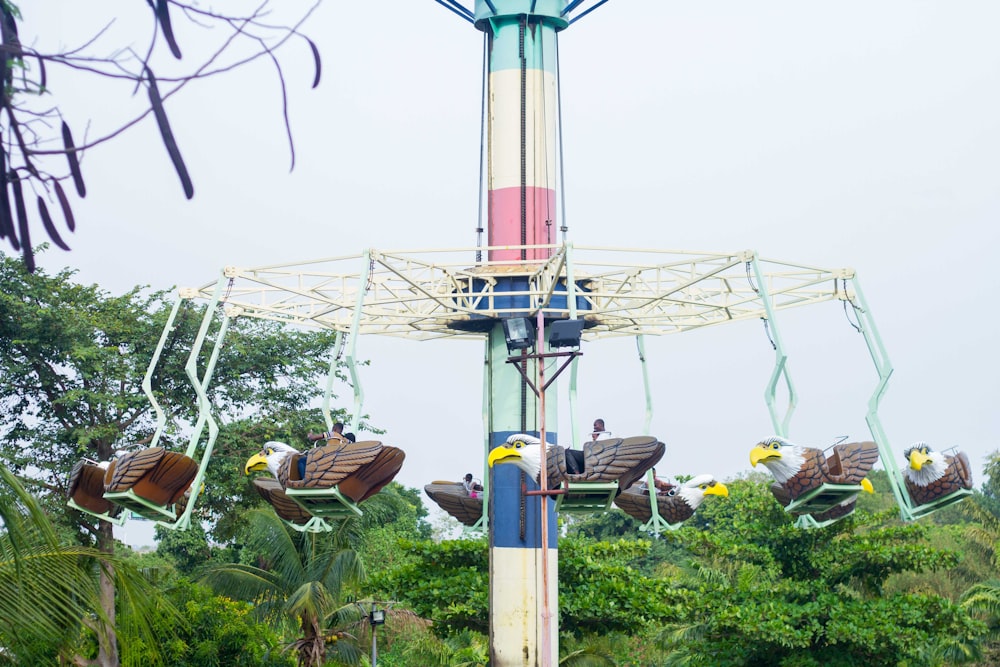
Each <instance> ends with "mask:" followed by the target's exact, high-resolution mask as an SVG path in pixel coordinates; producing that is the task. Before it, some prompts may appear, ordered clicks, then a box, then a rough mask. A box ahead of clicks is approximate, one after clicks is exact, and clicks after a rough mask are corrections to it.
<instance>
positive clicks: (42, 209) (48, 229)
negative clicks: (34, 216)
mask: <svg viewBox="0 0 1000 667" xmlns="http://www.w3.org/2000/svg"><path fill="white" fill-rule="evenodd" d="M38 215H40V216H41V218H42V224H43V225H44V226H45V233H46V234H48V235H49V238H50V239H52V242H53V243H55V244H56V245H57V246H59V247H60V248H62V249H63V250H69V249H70V248H69V246H68V245H66V242H65V241H63V240H62V237H61V236H59V230H58V229H56V226H55V225H54V224H53V223H52V216H51V215H49V207H48V205H47V204H46V203H45V200H44V199H42V198H41V197H39V198H38Z"/></svg>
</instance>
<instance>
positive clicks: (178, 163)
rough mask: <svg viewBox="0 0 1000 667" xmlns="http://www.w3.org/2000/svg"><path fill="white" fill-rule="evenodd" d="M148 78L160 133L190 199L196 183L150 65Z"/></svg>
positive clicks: (147, 73) (151, 102) (185, 193)
mask: <svg viewBox="0 0 1000 667" xmlns="http://www.w3.org/2000/svg"><path fill="white" fill-rule="evenodd" d="M146 80H147V81H148V82H149V86H148V90H149V103H150V105H152V107H153V115H154V116H156V124H157V125H159V126H160V135H161V136H162V137H163V145H164V146H166V148H167V153H169V154H170V161H171V162H173V163H174V169H175V170H176V171H177V176H179V177H180V179H181V186H182V187H183V188H184V196H185V197H187V198H188V199H191V197H193V196H194V184H193V183H191V177H190V176H188V171H187V167H186V166H185V165H184V160H183V158H181V152H180V149H178V148H177V142H176V141H175V140H174V133H173V132H172V131H171V130H170V122H169V121H168V120H167V112H166V111H165V110H164V108H163V100H162V98H161V97H160V91H159V89H158V88H157V87H156V77H154V76H153V72H152V70H150V69H149V68H148V67H147V68H146Z"/></svg>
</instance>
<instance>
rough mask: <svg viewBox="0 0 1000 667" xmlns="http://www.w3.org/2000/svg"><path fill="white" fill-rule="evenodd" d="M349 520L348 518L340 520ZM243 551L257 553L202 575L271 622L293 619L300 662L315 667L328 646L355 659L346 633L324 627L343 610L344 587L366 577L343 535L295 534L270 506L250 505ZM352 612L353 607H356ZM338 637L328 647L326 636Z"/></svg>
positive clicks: (341, 655)
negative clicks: (252, 561) (251, 560)
mask: <svg viewBox="0 0 1000 667" xmlns="http://www.w3.org/2000/svg"><path fill="white" fill-rule="evenodd" d="M343 523H344V524H348V523H350V520H347V521H345V522H343ZM249 526H250V528H249V531H248V534H247V542H246V545H245V551H246V552H247V553H252V554H257V562H256V564H253V565H247V564H240V563H231V564H225V565H218V566H213V567H210V568H208V569H206V570H205V571H204V573H203V575H202V578H203V579H204V581H206V582H207V583H208V584H209V585H210V586H212V587H213V588H214V589H215V590H216V591H218V592H220V593H223V594H225V595H230V596H232V597H234V598H237V599H242V600H249V601H251V602H253V603H255V604H256V606H257V610H258V613H259V614H260V615H261V616H262V617H263V619H264V620H265V621H266V622H268V623H272V624H274V625H279V626H280V625H281V624H282V623H283V622H287V621H291V622H293V623H294V624H295V627H296V631H295V632H296V635H297V637H298V638H297V640H296V641H294V642H293V643H291V644H290V646H289V648H290V649H292V650H294V651H296V653H297V654H298V662H299V664H300V665H302V666H303V667H318V666H319V665H322V664H323V663H324V661H325V660H326V659H327V650H328V648H330V649H333V650H334V651H335V652H336V653H337V654H338V659H339V660H341V661H347V662H349V663H350V662H351V661H354V662H356V661H357V660H358V658H359V657H360V651H359V650H358V649H357V646H356V644H354V643H353V642H351V641H342V640H343V639H347V640H350V639H351V637H350V636H348V635H347V634H346V633H341V634H337V633H336V632H332V631H330V629H329V628H327V627H326V624H327V622H328V621H329V620H330V619H331V618H336V617H338V611H339V612H340V616H343V615H344V614H345V613H349V612H348V611H347V610H348V608H349V607H350V605H345V604H344V600H345V598H346V595H345V593H346V591H347V590H349V587H350V586H352V585H354V584H357V583H358V582H360V581H361V580H362V579H363V577H364V568H363V567H362V564H361V561H360V560H359V559H358V556H357V554H356V553H355V552H354V550H353V549H351V548H349V547H347V546H345V544H344V539H343V535H339V534H338V533H337V532H333V533H296V532H295V531H293V530H291V529H289V528H287V527H286V526H285V525H284V523H282V521H281V519H279V518H278V517H277V515H275V513H274V512H273V511H271V510H270V509H258V510H251V513H250V517H249ZM355 614H356V612H355ZM333 637H336V638H337V640H336V641H331V642H329V643H330V646H329V647H328V638H330V639H332V638H333Z"/></svg>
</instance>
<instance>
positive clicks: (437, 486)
mask: <svg viewBox="0 0 1000 667" xmlns="http://www.w3.org/2000/svg"><path fill="white" fill-rule="evenodd" d="M424 493H426V494H427V495H428V497H430V499H431V500H433V501H434V502H435V503H437V504H438V507H440V508H441V509H443V510H444V511H445V512H447V513H448V514H450V515H451V516H453V517H455V518H456V519H458V520H459V521H460V522H461V523H464V524H465V525H466V526H474V525H476V522H477V521H479V519H480V518H481V517H482V516H483V497H482V495H479V496H478V497H476V498H473V497H472V496H470V495H469V494H468V492H467V491H466V490H465V487H464V486H462V484H461V483H460V482H434V483H433V484H428V485H426V486H425V487H424Z"/></svg>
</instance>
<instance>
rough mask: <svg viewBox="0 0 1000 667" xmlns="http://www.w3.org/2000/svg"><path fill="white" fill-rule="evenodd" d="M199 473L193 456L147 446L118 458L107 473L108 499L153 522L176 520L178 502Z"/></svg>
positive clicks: (106, 496)
mask: <svg viewBox="0 0 1000 667" xmlns="http://www.w3.org/2000/svg"><path fill="white" fill-rule="evenodd" d="M197 474H198V463H197V462H196V461H195V460H194V459H192V458H191V457H189V456H185V455H184V454H179V453H177V452H169V451H167V450H166V449H164V448H163V447H147V448H146V449H143V450H140V451H138V452H130V453H128V454H125V455H124V456H122V457H121V458H120V459H118V460H117V461H115V462H114V463H113V464H112V465H110V466H109V467H108V470H107V472H106V473H105V476H104V480H105V488H104V499H105V500H109V501H111V502H113V503H115V504H117V505H121V506H122V507H124V508H125V509H127V510H129V511H131V512H132V513H134V514H138V515H139V516H142V517H144V518H146V519H149V520H151V521H163V520H169V521H175V520H176V519H177V516H178V512H177V508H176V507H175V504H176V503H177V502H178V501H180V500H182V499H183V497H184V494H185V492H186V491H187V490H188V489H189V488H190V487H191V483H192V482H193V481H194V478H195V477H196V476H197Z"/></svg>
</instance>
